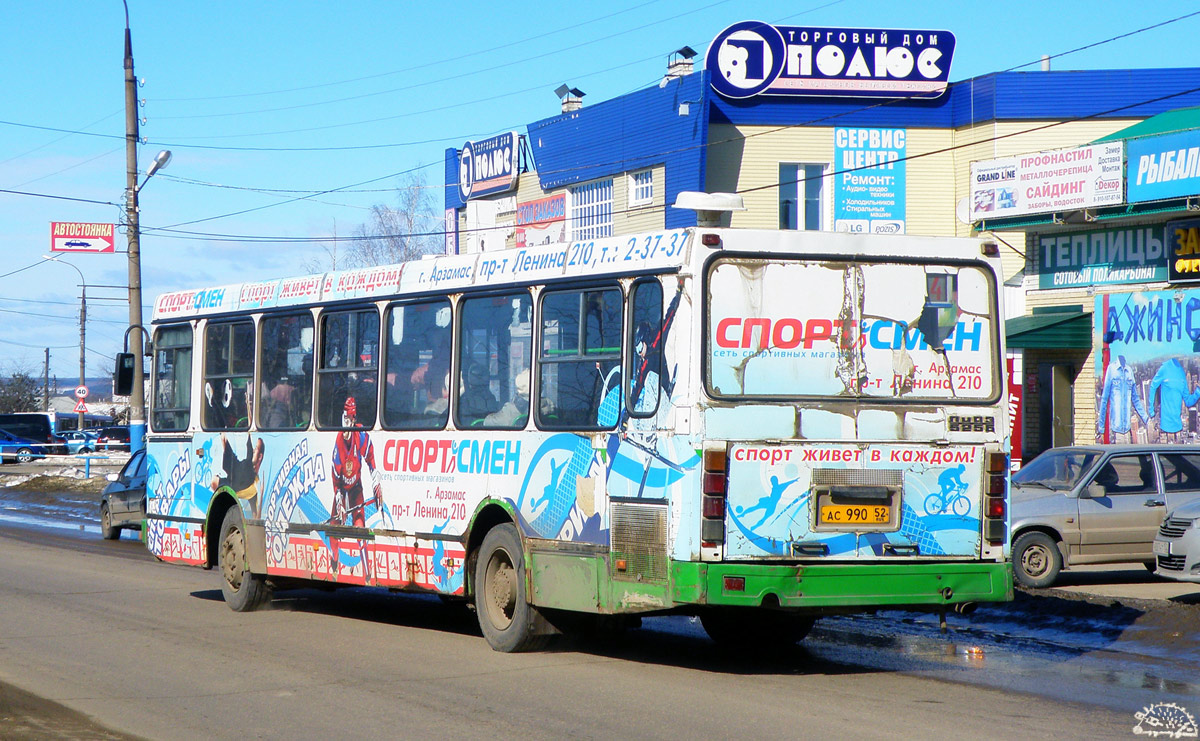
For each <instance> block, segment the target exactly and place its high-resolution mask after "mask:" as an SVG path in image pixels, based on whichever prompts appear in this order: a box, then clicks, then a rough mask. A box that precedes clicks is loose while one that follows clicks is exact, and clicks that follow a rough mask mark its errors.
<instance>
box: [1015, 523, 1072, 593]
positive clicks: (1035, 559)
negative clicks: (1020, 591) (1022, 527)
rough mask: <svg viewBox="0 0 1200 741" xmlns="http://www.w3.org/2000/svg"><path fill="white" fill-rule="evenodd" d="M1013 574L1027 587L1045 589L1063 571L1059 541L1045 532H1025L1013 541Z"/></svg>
mask: <svg viewBox="0 0 1200 741" xmlns="http://www.w3.org/2000/svg"><path fill="white" fill-rule="evenodd" d="M1012 559H1013V575H1014V576H1016V578H1017V581H1018V582H1019V583H1020V584H1022V585H1023V586H1026V587H1031V588H1034V589H1044V588H1045V587H1048V586H1050V585H1051V584H1053V583H1054V581H1055V580H1056V579H1057V578H1058V572H1060V571H1062V553H1061V552H1060V551H1059V550H1058V543H1056V542H1054V539H1053V538H1051V537H1050V536H1049V535H1047V534H1045V533H1039V532H1031V533H1024V534H1023V535H1021V536H1020V537H1019V538H1017V540H1016V542H1014V543H1013V551H1012Z"/></svg>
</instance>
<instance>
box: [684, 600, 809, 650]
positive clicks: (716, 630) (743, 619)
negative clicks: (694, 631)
mask: <svg viewBox="0 0 1200 741" xmlns="http://www.w3.org/2000/svg"><path fill="white" fill-rule="evenodd" d="M814 622H816V620H815V619H814V618H812V617H808V616H806V615H795V614H793V613H788V612H782V611H779V610H768V609H764V608H745V607H735V608H722V607H710V608H708V609H707V610H705V611H704V612H701V613H700V624H701V625H703V626H704V632H705V633H708V637H709V638H711V639H713V641H714V642H715V643H717V644H718V645H720V646H722V647H725V648H732V649H738V650H742V651H766V650H769V649H773V648H779V647H781V646H791V645H793V644H795V643H798V642H800V641H801V640H803V639H804V637H805V636H807V635H808V632H809V631H810V630H812V627H813V623H814Z"/></svg>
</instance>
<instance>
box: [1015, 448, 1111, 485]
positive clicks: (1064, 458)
mask: <svg viewBox="0 0 1200 741" xmlns="http://www.w3.org/2000/svg"><path fill="white" fill-rule="evenodd" d="M1099 457H1100V454H1099V453H1098V452H1096V451H1094V450H1047V451H1046V452H1045V453H1042V454H1041V455H1039V456H1038V457H1037V458H1034V459H1033V460H1032V461H1031V462H1030V463H1029V464H1028V465H1025V466H1022V467H1021V470H1020V471H1017V472H1016V473H1015V474H1013V477H1012V482H1013V483H1014V484H1017V485H1020V486H1031V485H1032V486H1044V487H1046V488H1047V489H1055V490H1062V489H1070V488H1072V487H1073V486H1075V484H1076V483H1077V482H1078V481H1079V479H1081V478H1083V476H1084V475H1085V474H1086V473H1087V472H1088V470H1089V469H1090V468H1091V467H1092V464H1093V463H1095V462H1096V459H1097V458H1099Z"/></svg>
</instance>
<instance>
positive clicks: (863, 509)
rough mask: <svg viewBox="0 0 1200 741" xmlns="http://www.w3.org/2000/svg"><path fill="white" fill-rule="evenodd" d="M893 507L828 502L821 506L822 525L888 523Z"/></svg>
mask: <svg viewBox="0 0 1200 741" xmlns="http://www.w3.org/2000/svg"><path fill="white" fill-rule="evenodd" d="M891 512H892V508H891V507H888V506H886V505H882V504H826V505H824V506H823V507H821V511H820V522H821V524H822V525H887V524H888V523H889V522H890V521H891Z"/></svg>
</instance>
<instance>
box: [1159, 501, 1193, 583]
mask: <svg viewBox="0 0 1200 741" xmlns="http://www.w3.org/2000/svg"><path fill="white" fill-rule="evenodd" d="M1154 555H1155V558H1156V562H1157V567H1158V568H1157V569H1155V571H1154V573H1156V574H1158V575H1159V576H1165V577H1167V578H1168V579H1175V580H1177V581H1191V582H1200V499H1198V500H1193V501H1191V502H1189V503H1187V504H1185V505H1183V506H1181V507H1179V508H1177V509H1174V510H1171V511H1170V512H1168V513H1167V516H1166V518H1165V519H1164V520H1163V524H1162V525H1161V526H1160V527H1159V528H1158V536H1157V537H1156V538H1155V539H1154Z"/></svg>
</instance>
